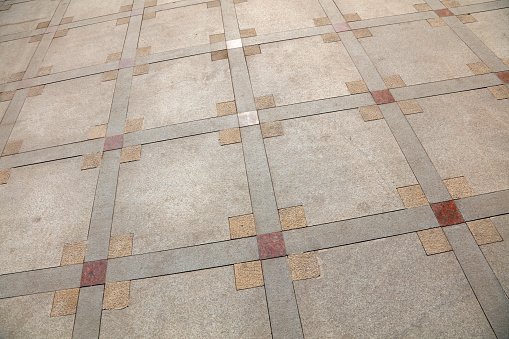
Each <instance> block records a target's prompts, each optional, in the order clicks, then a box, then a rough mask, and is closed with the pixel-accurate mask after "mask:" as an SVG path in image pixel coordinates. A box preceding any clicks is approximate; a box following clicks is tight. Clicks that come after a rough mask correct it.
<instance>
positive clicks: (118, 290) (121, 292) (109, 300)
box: [103, 280, 131, 310]
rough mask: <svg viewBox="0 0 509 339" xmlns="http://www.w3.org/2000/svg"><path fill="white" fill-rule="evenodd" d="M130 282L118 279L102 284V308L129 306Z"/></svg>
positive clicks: (111, 308) (110, 308)
mask: <svg viewBox="0 0 509 339" xmlns="http://www.w3.org/2000/svg"><path fill="white" fill-rule="evenodd" d="M130 288H131V282H130V281H129V280H128V281H119V282H115V283H106V285H105V286H104V297H103V310H113V309H117V310H118V309H122V308H125V307H127V306H129V291H130Z"/></svg>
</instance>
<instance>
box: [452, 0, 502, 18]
mask: <svg viewBox="0 0 509 339" xmlns="http://www.w3.org/2000/svg"><path fill="white" fill-rule="evenodd" d="M507 7H509V2H508V1H507V0H499V1H491V2H485V3H480V4H474V5H468V6H461V7H456V8H450V10H451V12H453V13H454V14H455V15H462V14H470V13H478V12H486V11H493V10H497V9H503V8H507Z"/></svg>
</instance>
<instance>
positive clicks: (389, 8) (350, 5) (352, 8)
mask: <svg viewBox="0 0 509 339" xmlns="http://www.w3.org/2000/svg"><path fill="white" fill-rule="evenodd" d="M335 3H336V5H337V7H338V8H339V10H340V11H341V13H357V14H358V15H359V16H360V17H361V18H362V19H364V20H366V19H373V18H381V17H390V16H396V15H401V14H407V13H414V12H415V8H414V7H413V4H414V3H415V0H381V1H377V0H364V1H358V0H335Z"/></svg>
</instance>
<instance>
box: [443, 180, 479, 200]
mask: <svg viewBox="0 0 509 339" xmlns="http://www.w3.org/2000/svg"><path fill="white" fill-rule="evenodd" d="M444 185H445V187H447V190H448V191H449V193H450V194H451V197H452V198H453V199H461V198H466V197H471V196H473V195H474V190H473V189H472V187H471V186H470V184H469V183H468V181H467V178H465V177H457V178H451V179H445V180H444Z"/></svg>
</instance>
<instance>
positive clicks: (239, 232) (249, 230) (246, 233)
mask: <svg viewBox="0 0 509 339" xmlns="http://www.w3.org/2000/svg"><path fill="white" fill-rule="evenodd" d="M228 222H229V223H230V237H231V238H232V239H238V238H244V237H251V236H254V235H256V225H255V220H254V216H253V215H252V214H246V215H239V216H236V217H230V218H228Z"/></svg>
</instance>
